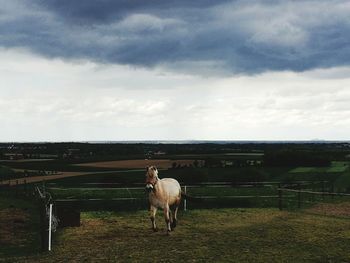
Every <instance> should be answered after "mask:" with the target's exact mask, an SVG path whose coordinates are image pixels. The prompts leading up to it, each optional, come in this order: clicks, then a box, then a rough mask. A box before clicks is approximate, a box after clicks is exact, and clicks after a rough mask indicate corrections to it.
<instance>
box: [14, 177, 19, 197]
mask: <svg viewBox="0 0 350 263" xmlns="http://www.w3.org/2000/svg"><path fill="white" fill-rule="evenodd" d="M15 195H16V197H18V180H16V191H15Z"/></svg>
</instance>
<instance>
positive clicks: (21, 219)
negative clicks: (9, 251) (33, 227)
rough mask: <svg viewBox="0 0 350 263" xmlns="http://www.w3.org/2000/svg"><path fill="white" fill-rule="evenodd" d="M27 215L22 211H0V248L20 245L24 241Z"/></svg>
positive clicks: (10, 209) (12, 209)
mask: <svg viewBox="0 0 350 263" xmlns="http://www.w3.org/2000/svg"><path fill="white" fill-rule="evenodd" d="M28 220H29V215H28V213H27V212H25V211H24V210H22V209H18V208H7V209H3V210H0V246H5V245H20V244H21V243H23V242H24V241H25V239H26V229H25V226H26V223H28Z"/></svg>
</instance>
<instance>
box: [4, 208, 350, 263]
mask: <svg viewBox="0 0 350 263" xmlns="http://www.w3.org/2000/svg"><path fill="white" fill-rule="evenodd" d="M178 219H179V222H178V226H177V228H176V229H175V231H174V232H172V233H171V234H170V236H167V235H166V234H165V224H164V218H163V216H162V213H158V215H157V224H158V227H159V232H155V233H154V232H153V231H152V230H151V228H150V222H149V216H148V212H147V211H145V210H142V211H137V212H127V213H126V212H122V213H121V212H119V213H117V212H86V213H82V218H81V227H76V228H74V227H73V228H65V229H60V230H59V231H58V232H57V233H56V234H55V235H54V242H53V251H52V252H50V253H39V251H38V250H36V249H34V248H33V251H32V252H30V253H29V252H28V253H27V255H23V254H22V255H19V254H16V253H14V251H11V250H7V249H6V244H5V247H2V251H3V252H4V253H3V254H2V259H0V261H3V262H9V261H11V262H28V263H30V262H179V261H181V262H254V263H255V262H349V261H350V254H349V247H350V230H349V229H350V220H349V219H341V218H336V217H328V216H323V215H312V214H308V213H298V212H287V211H278V210H277V209H211V210H208V209H203V210H190V211H187V212H183V211H180V212H179V215H178ZM28 231H29V232H30V231H31V230H29V229H28ZM17 245H18V247H19V248H21V249H23V248H25V247H27V246H30V244H28V243H26V241H24V240H20V241H18V243H17Z"/></svg>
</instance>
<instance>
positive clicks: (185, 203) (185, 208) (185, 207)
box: [184, 185, 187, 211]
mask: <svg viewBox="0 0 350 263" xmlns="http://www.w3.org/2000/svg"><path fill="white" fill-rule="evenodd" d="M186 193H187V186H186V185H185V199H184V211H186V210H187V198H186Z"/></svg>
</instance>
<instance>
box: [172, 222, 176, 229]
mask: <svg viewBox="0 0 350 263" xmlns="http://www.w3.org/2000/svg"><path fill="white" fill-rule="evenodd" d="M175 227H176V222H175V221H174V222H173V223H171V230H173V229H174V228H175Z"/></svg>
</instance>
